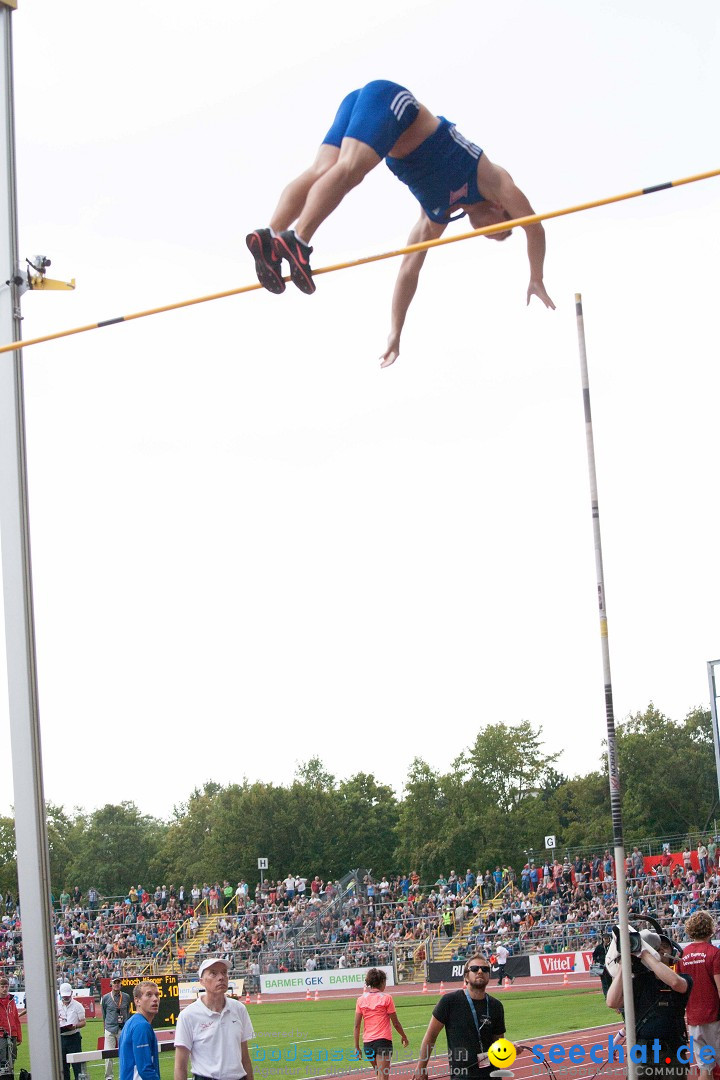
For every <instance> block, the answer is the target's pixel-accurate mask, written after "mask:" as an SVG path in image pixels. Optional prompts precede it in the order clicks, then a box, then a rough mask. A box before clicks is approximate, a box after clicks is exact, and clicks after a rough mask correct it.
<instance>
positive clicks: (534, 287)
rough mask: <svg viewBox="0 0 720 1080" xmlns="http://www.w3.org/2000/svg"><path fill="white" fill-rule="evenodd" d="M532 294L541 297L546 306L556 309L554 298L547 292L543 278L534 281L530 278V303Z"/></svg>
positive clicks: (528, 294) (528, 297) (528, 299)
mask: <svg viewBox="0 0 720 1080" xmlns="http://www.w3.org/2000/svg"><path fill="white" fill-rule="evenodd" d="M531 296H537V297H539V298H540V300H542V302H543V304H544V305H545V307H549V308H552V310H553V311H554V310H555V305H554V304H553V302H552V300H551V299H550V297H549V296H548V294H547V292H546V290H545V286H544V285H543V283H542V280H541V281H534V280H533V279H531V280H530V284H529V285H528V291H527V302H528V304H529V303H530V297H531Z"/></svg>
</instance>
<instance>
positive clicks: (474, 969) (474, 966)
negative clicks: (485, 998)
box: [468, 964, 490, 975]
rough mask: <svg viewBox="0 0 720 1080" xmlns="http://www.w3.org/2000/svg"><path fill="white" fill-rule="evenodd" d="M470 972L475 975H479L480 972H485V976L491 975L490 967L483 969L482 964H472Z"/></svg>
mask: <svg viewBox="0 0 720 1080" xmlns="http://www.w3.org/2000/svg"><path fill="white" fill-rule="evenodd" d="M468 971H472V972H473V973H474V974H477V972H478V971H482V972H484V973H485V975H489V974H490V968H489V967H483V966H482V965H481V964H471V965H470V967H469V968H468Z"/></svg>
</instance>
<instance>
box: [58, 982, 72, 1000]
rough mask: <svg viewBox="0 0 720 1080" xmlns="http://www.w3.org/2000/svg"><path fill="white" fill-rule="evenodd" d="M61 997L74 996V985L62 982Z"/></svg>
mask: <svg viewBox="0 0 720 1080" xmlns="http://www.w3.org/2000/svg"><path fill="white" fill-rule="evenodd" d="M60 997H72V986H71V985H70V983H60Z"/></svg>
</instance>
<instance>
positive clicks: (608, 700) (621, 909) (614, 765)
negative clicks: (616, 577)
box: [575, 293, 637, 1080]
mask: <svg viewBox="0 0 720 1080" xmlns="http://www.w3.org/2000/svg"><path fill="white" fill-rule="evenodd" d="M575 314H576V318H577V334H578V348H579V352H580V378H581V382H582V394H583V408H584V410H585V441H586V443H587V459H588V473H589V478H590V509H591V511H592V524H593V538H594V541H595V569H596V572H597V597H598V608H599V612H600V644H601V647H602V660H603V679H604V683H605V720H606V723H607V746H608V778H609V781H610V812H611V815H612V827H613V847H614V849H615V886H616V889H617V903H618V925H619V926H620V957H621V966H622V986H623V1010H624V1013H625V1033H626V1036H627V1038H626V1043H625V1045H626V1047H627V1049H628V1051H629V1049H630V1047H631V1046H634V1045H635V1003H634V1000H633V989H632V963H631V957H630V935H629V932H628V905H627V881H626V878H625V841H624V839H623V826H622V807H621V803H620V774H619V772H618V762H617V740H616V737H615V715H614V712H613V694H612V679H611V677H610V646H609V642H608V624H607V609H606V607H605V576H604V574H603V558H602V543H601V539H600V509H599V506H598V492H597V475H596V473H595V442H594V439H593V427H592V414H591V412H590V383H589V379H588V366H587V353H586V351H585V323H584V319H583V309H582V297H581V295H580V293H575ZM627 1074H628V1080H636V1077H637V1065H636V1063H635V1062H634V1061H631V1060H630V1059H629V1058H628V1060H627Z"/></svg>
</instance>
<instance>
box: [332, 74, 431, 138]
mask: <svg viewBox="0 0 720 1080" xmlns="http://www.w3.org/2000/svg"><path fill="white" fill-rule="evenodd" d="M419 112H420V106H419V104H418V102H417V101H416V100H415V98H414V97H413V95H412V94H411V93H410V91H409V90H406V89H405V87H404V86H399V85H398V83H394V82H388V81H387V80H386V79H375V81H374V82H369V83H368V84H367V86H363V88H362V90H353V91H352V93H351V94H348V96H347V97H346V98H344V99H343V102H342V104H341V105H340V108H339V109H338V111H337V114H336V116H335V119H334V120H333V124H332V127H331V128H330V130H329V131H328V133H327V135H326V136H325V138H324V139H323V145H328V146H340V144H341V143H342V141H343V139H344V138H346V137H347V138H350V139H357V140H358V141H359V142H363V143H365V144H366V145H367V146H369V147H371V148H372V149H373V150H374V151H375V153H376V154H377V155H378V157H381V158H384V157H387V155H388V154H389V153H390V151H391V150H392V148H393V146H394V145H395V143H396V142H397V141H398V139H399V138H400V136H401V135H402V134H403V132H404V131H407V129H408V128H409V127H410V125H411V124H412V122H413V120H415V119H416V117H417V115H418V113H419Z"/></svg>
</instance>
